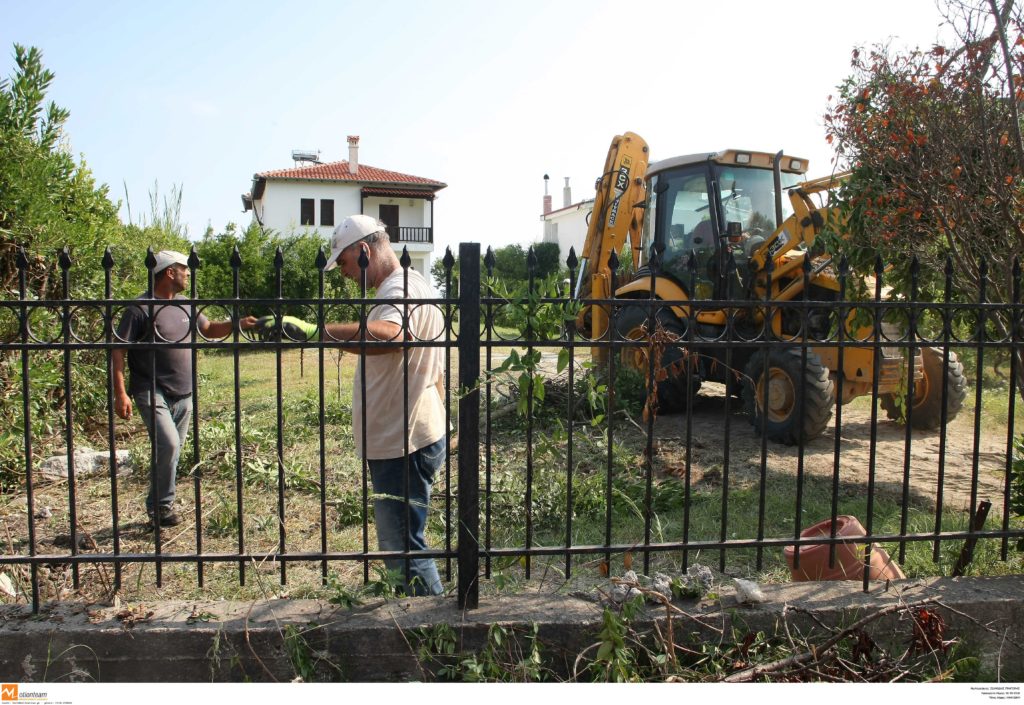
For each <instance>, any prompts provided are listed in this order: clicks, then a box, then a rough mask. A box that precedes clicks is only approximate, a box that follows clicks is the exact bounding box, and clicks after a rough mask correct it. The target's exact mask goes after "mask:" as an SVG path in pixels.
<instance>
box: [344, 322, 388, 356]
mask: <svg viewBox="0 0 1024 705" xmlns="http://www.w3.org/2000/svg"><path fill="white" fill-rule="evenodd" d="M328 336H330V337H331V338H332V339H334V340H359V339H360V330H359V323H358V322H356V323H328V324H327V325H326V326H325V336H324V337H325V338H327V337H328ZM407 339H408V336H406V335H405V331H404V330H402V327H401V326H400V325H398V324H397V323H395V322H393V321H367V323H366V340H367V341H368V342H376V341H387V342H391V343H401V342H403V341H405V340H407ZM399 350H400V348H398V347H397V346H396V347H383V346H382V347H372V348H367V349H366V354H367V355H387V354H388V353H394V352H398V351H399Z"/></svg>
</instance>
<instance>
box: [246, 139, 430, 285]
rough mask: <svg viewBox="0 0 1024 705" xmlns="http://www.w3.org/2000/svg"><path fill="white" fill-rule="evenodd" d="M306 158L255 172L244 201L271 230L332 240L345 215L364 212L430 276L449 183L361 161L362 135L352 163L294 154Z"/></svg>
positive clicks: (353, 142) (351, 144) (354, 142)
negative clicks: (440, 203) (441, 199)
mask: <svg viewBox="0 0 1024 705" xmlns="http://www.w3.org/2000/svg"><path fill="white" fill-rule="evenodd" d="M292 158H293V159H295V160H296V161H297V162H298V161H303V162H305V163H304V164H303V165H301V166H296V167H294V168H291V169H277V170H274V171H264V172H261V173H258V174H254V175H253V178H252V190H251V191H250V192H249V193H244V194H242V205H243V207H244V209H245V210H246V211H248V210H251V211H252V213H253V220H255V221H256V222H258V223H260V224H261V225H263V227H266V228H273V229H274V230H278V231H281V232H292V231H296V230H299V229H302V228H305V229H309V230H316V231H317V232H319V233H320V234H321V235H322V236H323V237H324V238H325V239H329V238H330V236H331V233H332V232H333V231H334V227H335V226H336V225H338V224H339V223H340V222H341V221H342V220H344V218H345V217H346V216H349V215H352V214H354V213H363V214H365V215H371V216H373V217H375V218H378V219H379V220H380V221H381V222H383V223H384V224H385V225H386V226H387V231H388V235H389V236H390V237H391V243H392V247H394V248H395V251H396V252H397V253H398V254H401V252H402V248H403V247H404V248H408V251H409V257H410V258H411V259H412V267H413V268H414V269H416V270H418V271H419V272H422V273H424V274H426V273H427V272H429V271H430V265H431V254H432V253H433V251H434V199H435V198H436V197H437V192H438V191H440V190H441V189H443V188H445V187H446V186H447V184H444V183H442V182H440V181H435V180H433V179H427V178H424V177H421V176H412V175H410V174H402V173H400V172H397V171H388V170H386V169H378V168H377V167H373V166H369V165H367V164H360V163H359V137H358V136H356V135H350V136H349V138H348V161H347V162H344V161H343V162H325V163H320V162H319V161H318V159H317V155H316V154H315V153H303V152H293V153H292Z"/></svg>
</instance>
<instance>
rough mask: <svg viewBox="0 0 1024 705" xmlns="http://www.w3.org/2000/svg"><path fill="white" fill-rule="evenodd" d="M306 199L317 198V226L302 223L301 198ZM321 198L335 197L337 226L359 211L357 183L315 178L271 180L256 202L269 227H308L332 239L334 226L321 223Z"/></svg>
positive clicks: (291, 229)
mask: <svg viewBox="0 0 1024 705" xmlns="http://www.w3.org/2000/svg"><path fill="white" fill-rule="evenodd" d="M303 198H312V199H314V201H315V203H314V206H313V207H314V211H313V215H314V222H315V223H316V225H314V226H308V225H299V214H300V212H299V208H300V201H301V200H302V199H303ZM322 198H333V199H334V225H337V224H338V223H340V222H341V221H343V220H344V219H345V217H346V216H349V215H352V214H354V213H358V212H359V187H358V186H343V185H340V184H334V183H322V182H316V181H291V180H288V181H275V180H269V181H267V184H266V189H265V190H264V192H263V198H262V199H261V200H259V201H256V202H255V203H254V204H253V205H254V208H255V211H256V212H257V213H258V214H259V216H260V219H261V220H262V221H263V226H264V227H266V228H273V229H274V230H277V231H280V232H282V233H289V232H297V231H299V230H305V229H309V230H317V231H318V232H319V233H320V234H321V235H322V236H323V237H325V238H329V237H330V236H331V233H332V232H333V231H334V225H331V226H326V225H320V199H322Z"/></svg>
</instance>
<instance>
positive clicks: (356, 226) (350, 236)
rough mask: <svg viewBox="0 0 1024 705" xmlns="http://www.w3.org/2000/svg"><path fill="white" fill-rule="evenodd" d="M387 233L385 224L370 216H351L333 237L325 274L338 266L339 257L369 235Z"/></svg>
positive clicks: (335, 231)
mask: <svg viewBox="0 0 1024 705" xmlns="http://www.w3.org/2000/svg"><path fill="white" fill-rule="evenodd" d="M383 232H387V229H386V228H385V227H384V223H382V222H380V221H379V220H377V219H376V218H371V217H370V216H368V215H350V216H349V217H347V218H345V220H343V221H342V223H341V225H339V226H338V227H336V228H335V229H334V234H333V235H331V254H330V256H329V257H328V258H327V266H326V267H324V271H325V272H329V271H331V270H332V269H334V268H335V267H337V266H338V255H340V254H341V251H342V250H344V249H345V248H346V247H348V246H349V245H352V244H354V243H356V242H359V241H360V240H362V239H363V238H364V237H366V236H367V235H373V234H374V233H383Z"/></svg>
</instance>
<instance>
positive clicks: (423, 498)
mask: <svg viewBox="0 0 1024 705" xmlns="http://www.w3.org/2000/svg"><path fill="white" fill-rule="evenodd" d="M445 452H446V444H445V438H442V439H441V440H439V441H436V442H435V443H431V444H430V445H428V446H424V447H423V448H420V449H419V450H417V451H415V452H413V453H410V454H409V456H408V463H409V475H408V477H409V504H408V505H407V504H406V503H405V491H406V490H405V484H406V483H405V477H406V473H405V468H406V457H404V456H403V457H400V458H390V459H388V460H367V461H366V462H367V464H368V465H369V467H370V476H371V479H372V481H373V492H374V495H376V496H375V497H374V500H373V512H374V516H375V517H376V525H377V543H378V544H379V546H380V550H381V551H405V550H409V551H424V550H426V549H427V542H426V539H425V538H424V536H423V532H424V529H425V528H426V526H427V509H428V508H429V506H430V487H431V485H433V484H434V477H435V476H436V475H437V471H438V470H439V469H440V467H441V465H443V464H444V458H445ZM381 495H387V496H388V498H384V497H382V496H381ZM384 565H386V566H387V568H388V570H391V571H396V572H399V573H401V574H402V576H404V579H405V594H407V595H440V594H441V593H442V592H443V590H442V589H441V578H440V576H439V575H438V574H437V564H436V563H435V562H434V559H433V558H409V559H406V558H386V559H385V560H384Z"/></svg>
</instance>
